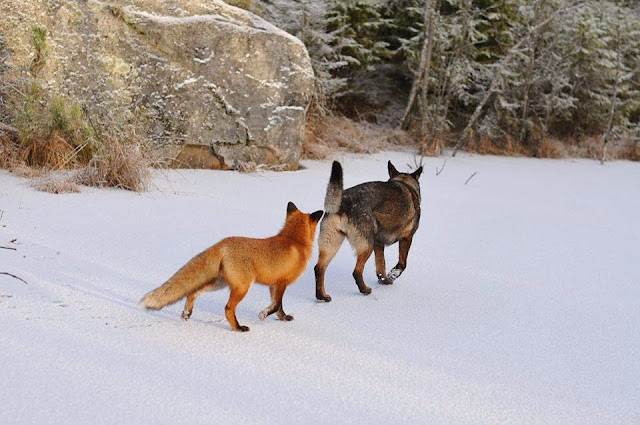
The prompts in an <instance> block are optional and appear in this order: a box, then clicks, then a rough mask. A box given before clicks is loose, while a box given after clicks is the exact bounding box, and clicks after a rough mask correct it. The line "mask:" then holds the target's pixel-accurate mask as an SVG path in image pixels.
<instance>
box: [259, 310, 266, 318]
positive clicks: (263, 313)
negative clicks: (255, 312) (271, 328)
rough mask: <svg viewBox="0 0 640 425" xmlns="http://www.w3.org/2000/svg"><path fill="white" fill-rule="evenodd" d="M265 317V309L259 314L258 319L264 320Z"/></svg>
mask: <svg viewBox="0 0 640 425" xmlns="http://www.w3.org/2000/svg"><path fill="white" fill-rule="evenodd" d="M267 316H268V314H267V310H266V309H265V310H262V311H261V312H260V315H259V316H258V317H259V318H260V320H264V319H266V318H267Z"/></svg>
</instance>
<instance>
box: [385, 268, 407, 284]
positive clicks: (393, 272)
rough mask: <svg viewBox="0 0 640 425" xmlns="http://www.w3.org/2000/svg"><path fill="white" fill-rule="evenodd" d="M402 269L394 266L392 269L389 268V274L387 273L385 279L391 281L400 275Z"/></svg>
mask: <svg viewBox="0 0 640 425" xmlns="http://www.w3.org/2000/svg"><path fill="white" fill-rule="evenodd" d="M402 272H403V270H402V269H396V268H395V267H394V268H393V269H391V271H390V272H389V274H388V275H387V279H389V281H390V282H391V283H393V281H394V280H396V279H397V278H399V277H400V275H401V274H402Z"/></svg>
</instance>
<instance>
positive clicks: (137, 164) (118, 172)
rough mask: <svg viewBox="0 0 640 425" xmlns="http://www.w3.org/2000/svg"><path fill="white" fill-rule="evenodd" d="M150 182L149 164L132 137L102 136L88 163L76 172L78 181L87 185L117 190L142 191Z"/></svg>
mask: <svg viewBox="0 0 640 425" xmlns="http://www.w3.org/2000/svg"><path fill="white" fill-rule="evenodd" d="M150 179H151V169H150V168H149V163H148V161H147V160H146V159H145V157H144V155H143V154H142V146H141V144H140V143H139V142H138V141H136V140H135V138H131V139H130V140H127V141H125V142H121V141H120V139H119V138H117V137H115V136H111V135H105V136H104V137H103V142H102V143H101V144H100V145H99V146H98V147H97V148H96V150H95V152H94V155H93V157H92V158H91V160H90V161H89V164H88V165H87V166H86V167H85V168H84V169H82V170H80V171H79V172H78V182H79V183H80V184H83V185H86V186H96V187H117V188H120V189H126V190H132V191H134V192H142V191H144V190H145V189H146V187H147V185H148V183H149V181H150Z"/></svg>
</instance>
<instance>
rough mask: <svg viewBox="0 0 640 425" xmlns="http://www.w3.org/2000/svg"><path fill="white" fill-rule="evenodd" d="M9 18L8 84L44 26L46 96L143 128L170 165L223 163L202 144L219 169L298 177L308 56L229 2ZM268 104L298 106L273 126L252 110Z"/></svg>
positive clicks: (21, 7)
mask: <svg viewBox="0 0 640 425" xmlns="http://www.w3.org/2000/svg"><path fill="white" fill-rule="evenodd" d="M0 16H3V19H2V22H1V23H0V38H1V39H2V40H5V43H4V44H6V46H4V50H3V51H4V52H6V53H11V56H10V57H8V58H7V60H6V63H7V64H10V67H9V69H7V70H4V74H3V78H4V79H5V80H6V81H8V82H9V83H11V82H12V81H16V80H18V79H19V78H20V77H21V76H22V75H21V72H26V71H24V70H25V69H28V67H25V64H28V62H29V60H30V58H31V56H32V55H33V52H32V47H31V45H30V41H29V40H30V39H29V37H30V31H29V29H30V28H31V27H34V26H40V27H45V28H47V30H48V33H49V36H48V39H47V43H48V47H49V54H48V56H47V61H46V65H45V66H44V67H43V69H42V71H40V72H41V74H42V75H40V77H39V79H40V80H41V81H43V82H46V84H44V83H43V88H44V89H45V90H46V92H47V93H48V94H50V95H51V96H54V95H55V96H63V97H65V98H67V99H68V100H69V102H80V103H81V104H83V105H86V106H87V107H88V110H89V111H90V112H91V113H92V115H93V116H94V117H96V118H98V117H105V116H111V121H110V122H112V123H127V122H128V121H134V122H136V123H137V125H139V126H140V127H141V128H139V129H137V131H138V133H139V134H145V135H147V136H148V137H149V138H150V139H152V140H154V141H155V142H156V145H157V146H158V149H161V150H162V152H160V153H159V155H158V156H159V157H166V158H175V159H176V160H175V161H174V165H176V166H180V165H181V166H190V167H194V166H195V167H198V166H201V165H202V164H204V163H212V162H211V161H208V160H206V159H207V158H200V159H202V160H201V161H195V162H190V158H191V156H190V155H184V154H183V153H184V152H192V151H193V150H194V149H193V148H200V147H203V148H205V149H200V150H199V151H200V152H201V153H202V154H203V155H209V156H215V158H217V159H220V161H214V163H216V164H218V165H219V166H224V167H235V166H237V165H238V163H240V162H247V161H253V162H256V163H258V164H266V165H278V166H281V167H285V168H291V169H295V168H297V166H298V161H299V160H300V155H301V152H302V138H303V131H304V121H305V114H304V110H305V109H306V107H307V105H308V103H309V100H310V95H311V92H312V89H313V71H312V68H311V63H310V60H309V56H308V54H307V51H306V49H305V47H304V45H303V44H302V43H301V42H300V40H298V39H297V38H295V37H293V36H291V35H290V34H288V33H286V32H285V31H282V30H280V29H278V28H276V27H275V26H273V25H271V24H269V23H267V22H265V21H263V20H262V19H261V18H259V17H257V16H254V15H252V14H251V13H250V12H247V11H245V10H242V9H238V8H235V7H232V6H229V5H227V4H226V3H224V2H222V1H220V0H209V1H207V2H200V1H194V0H177V1H176V0H171V1H169V0H161V1H157V0H126V1H125V0H113V1H109V2H103V1H96V0H91V1H88V2H77V1H71V0H60V1H46V2H43V1H37V0H6V1H2V2H0ZM292 69H293V70H296V71H297V72H291V70H292ZM79 71H80V72H79ZM212 87H214V88H215V89H213V90H212ZM223 93H224V96H223V95H222V94H223ZM264 103H273V105H274V106H283V107H294V108H296V109H292V110H289V111H287V112H286V118H287V119H285V118H284V117H282V119H281V120H280V121H281V124H280V125H278V126H275V127H274V126H270V122H271V121H272V116H273V115H274V113H272V112H271V111H270V110H262V109H258V108H253V109H251V107H252V106H254V105H260V104H264ZM276 115H277V114H276ZM132 117H133V118H132ZM242 123H244V124H242ZM265 129H268V131H267V130H265ZM274 152H277V154H274Z"/></svg>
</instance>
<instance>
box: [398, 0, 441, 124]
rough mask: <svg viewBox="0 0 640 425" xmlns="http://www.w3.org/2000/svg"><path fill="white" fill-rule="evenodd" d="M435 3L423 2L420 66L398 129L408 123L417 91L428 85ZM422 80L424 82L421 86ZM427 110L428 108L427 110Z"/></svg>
mask: <svg viewBox="0 0 640 425" xmlns="http://www.w3.org/2000/svg"><path fill="white" fill-rule="evenodd" d="M435 5H436V3H435V1H434V0H425V2H424V31H425V36H424V42H423V44H422V51H421V52H420V65H419V66H418V73H417V74H416V78H415V79H414V80H413V86H412V87H411V93H410V94H409V102H408V103H407V108H406V109H405V111H404V114H403V115H402V120H401V121H400V129H402V130H403V129H405V128H406V126H407V123H408V119H409V114H410V113H411V109H413V104H414V103H415V101H416V97H417V95H418V91H419V90H420V89H423V90H425V89H426V86H427V85H428V83H429V75H428V72H429V71H428V70H427V68H428V67H429V68H430V66H431V52H432V50H433V34H434V30H433V29H432V28H433V26H434V25H432V23H433V21H434V17H435V10H434V9H435ZM423 80H424V81H426V82H425V84H423ZM425 104H426V95H425V96H424V99H423V105H424V106H423V108H424V107H425V106H426V105H425ZM427 110H428V108H427Z"/></svg>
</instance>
